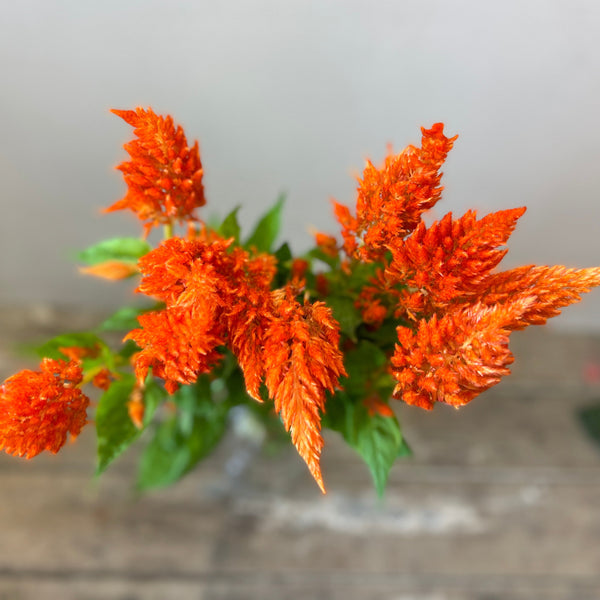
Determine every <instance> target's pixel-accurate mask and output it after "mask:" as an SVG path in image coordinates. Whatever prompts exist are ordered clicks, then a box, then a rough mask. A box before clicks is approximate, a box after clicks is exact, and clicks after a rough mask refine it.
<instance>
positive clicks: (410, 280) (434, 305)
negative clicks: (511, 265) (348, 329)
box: [385, 208, 525, 316]
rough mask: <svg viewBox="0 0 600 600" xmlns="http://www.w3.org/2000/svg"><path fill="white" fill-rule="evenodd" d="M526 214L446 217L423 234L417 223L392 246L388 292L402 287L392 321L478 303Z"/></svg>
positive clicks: (508, 212)
mask: <svg viewBox="0 0 600 600" xmlns="http://www.w3.org/2000/svg"><path fill="white" fill-rule="evenodd" d="M524 212H525V208H514V209H511V210H503V211H499V212H495V213H492V214H489V215H487V216H485V217H483V218H482V219H479V220H477V219H476V214H475V211H468V212H467V213H466V214H465V215H464V216H462V217H461V218H460V219H458V220H453V219H452V213H448V214H447V215H446V216H445V217H444V218H443V219H442V220H441V221H439V222H435V223H434V224H433V225H431V227H429V228H426V227H425V224H424V223H423V222H421V223H420V224H419V225H418V227H417V228H416V229H415V230H414V231H413V232H412V234H411V235H410V236H409V237H407V238H406V239H405V240H397V241H395V242H394V244H392V245H390V250H391V252H392V260H391V263H390V265H389V266H388V267H387V269H386V271H385V279H386V281H385V284H386V285H387V286H388V288H391V287H393V286H394V285H395V284H397V283H401V284H403V285H404V286H408V287H404V289H403V290H402V292H401V293H400V294H399V307H398V310H397V312H396V316H405V315H403V314H402V312H403V309H404V310H405V311H406V313H407V314H408V315H409V316H410V315H411V314H413V313H415V312H420V313H423V312H424V313H425V314H428V315H431V314H432V313H433V312H435V311H440V310H444V309H446V308H448V307H449V305H450V304H451V303H456V302H464V301H468V300H476V299H477V297H478V296H479V295H480V294H481V288H482V284H483V282H485V280H486V278H487V276H488V275H489V274H490V272H491V271H492V270H493V269H494V268H495V267H496V266H497V265H498V263H499V262H500V261H501V260H502V258H503V257H504V255H505V254H506V252H507V251H508V250H507V249H503V250H499V249H498V248H499V247H500V246H503V245H504V244H506V242H507V241H508V238H509V237H510V234H511V233H512V232H513V231H514V228H515V226H516V224H517V220H518V219H519V217H520V216H521V215H522V214H523V213H524Z"/></svg>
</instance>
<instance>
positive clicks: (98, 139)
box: [0, 0, 600, 329]
mask: <svg viewBox="0 0 600 600" xmlns="http://www.w3.org/2000/svg"><path fill="white" fill-rule="evenodd" d="M599 31H600V3H599V2H598V1H597V0H579V1H572V0H571V1H567V0H564V1H559V0H539V1H537V0H503V1H502V2H496V1H493V2H492V1H488V2H486V1H483V0H462V1H448V0H443V1H442V0H440V1H423V0H418V1H413V0H397V1H393V2H385V1H382V0H370V1H368V0H364V1H359V0H352V1H350V0H340V1H324V0H318V1H314V2H311V1H308V0H269V1H267V0H263V1H259V0H249V1H246V2H242V1H235V2H208V1H198V0H193V1H179V2H177V1H171V2H166V1H162V2H159V1H156V0H147V1H140V0H138V1H127V0H102V1H97V2H91V1H89V0H64V1H62V2H59V1H50V0H30V1H28V0H19V2H8V1H5V2H3V6H2V16H1V18H0V61H1V64H0V66H1V71H0V73H1V77H2V86H1V90H2V91H1V93H0V109H1V112H0V114H1V115H2V133H1V135H0V178H1V181H2V192H1V196H0V198H1V199H0V202H1V206H2V218H1V221H0V223H1V225H0V302H3V303H13V304H14V303H22V302H27V301H30V300H32V299H37V300H43V301H51V302H59V303H61V304H79V303H82V302H89V303H91V304H93V305H95V306H104V305H105V306H107V307H109V306H115V305H117V304H119V303H120V302H122V300H123V299H124V298H127V299H129V297H130V296H131V292H130V290H129V286H123V285H116V286H115V285H114V284H109V283H105V282H100V281H96V280H93V279H91V278H83V277H80V276H78V275H77V273H76V269H75V268H74V266H73V264H72V263H71V262H69V260H68V256H69V255H70V253H72V251H73V250H76V249H79V248H82V247H85V246H87V245H89V244H91V243H93V242H95V241H98V240H100V239H102V238H103V237H108V236H113V235H122V234H137V233H138V232H139V227H138V225H137V223H136V222H135V221H134V219H133V218H132V217H131V216H129V215H127V214H120V213H115V214H111V215H106V216H103V217H99V216H98V212H99V210H100V208H101V207H104V206H107V205H109V204H111V203H112V202H114V201H115V200H116V199H118V198H119V197H121V195H122V194H123V191H124V184H123V183H122V181H121V178H120V174H119V173H118V172H116V171H113V170H112V169H113V167H114V166H115V165H116V164H118V163H119V162H120V161H121V160H123V159H124V157H125V155H124V151H123V150H122V148H121V146H122V144H123V143H124V142H125V141H127V139H129V137H130V135H131V134H130V128H129V127H128V126H126V125H125V124H124V123H123V122H121V121H120V119H118V118H117V117H115V116H113V115H111V114H109V112H108V109H109V108H110V107H118V108H129V107H135V106H136V105H143V106H149V105H151V106H152V107H153V108H154V109H155V110H156V111H159V112H169V113H171V114H172V115H173V116H174V117H175V120H176V121H177V122H179V123H181V124H182V125H183V126H184V127H185V130H186V132H187V134H188V138H190V139H195V138H198V139H199V140H200V144H201V151H202V158H203V162H204V166H205V173H206V175H205V183H206V189H207V195H208V199H209V203H210V204H209V208H208V209H207V210H206V211H205V215H210V214H214V213H216V214H220V215H224V214H225V213H226V211H228V210H229V209H231V208H232V207H233V206H235V205H236V204H238V203H244V209H243V212H242V213H241V215H242V219H243V222H244V223H248V224H250V223H252V222H253V221H254V219H255V218H256V216H257V215H258V214H259V213H260V212H261V211H262V210H263V209H264V208H265V207H266V206H267V205H268V204H270V203H271V202H272V201H273V200H274V199H275V197H276V195H277V193H278V192H279V191H281V190H285V191H287V192H288V204H287V209H286V213H285V236H286V237H287V238H289V239H291V241H292V242H293V245H294V247H295V249H298V250H302V249H304V248H306V247H307V245H308V243H309V242H310V239H311V238H310V236H309V235H308V234H307V227H308V226H310V225H314V226H316V227H318V228H321V229H325V230H331V231H332V232H334V231H336V227H335V223H334V220H333V218H332V216H331V207H330V203H329V198H330V197H335V198H337V199H338V200H340V201H343V202H347V203H352V202H353V201H354V190H355V181H354V179H353V177H354V175H355V174H356V173H359V172H360V171H361V170H362V167H363V165H364V159H365V158H366V157H372V158H373V159H375V160H376V161H380V160H381V159H382V158H383V156H384V155H385V147H386V144H387V143H391V144H393V146H394V148H396V149H401V148H402V147H404V145H406V144H407V143H409V142H413V143H418V142H419V139H420V132H419V126H420V125H427V126H429V125H431V124H432V123H433V122H435V121H444V122H445V123H446V126H447V131H448V132H449V133H451V134H453V133H458V134H459V135H460V138H459V140H458V141H457V143H456V146H455V149H454V150H453V152H452V154H451V156H450V158H449V160H448V162H447V165H446V168H445V172H446V175H445V185H446V193H445V197H444V200H443V201H442V203H440V204H439V205H438V207H437V208H436V210H435V215H434V216H437V217H439V216H441V215H443V214H444V213H445V212H447V211H453V212H454V213H455V214H457V215H460V214H462V213H463V212H464V211H465V210H467V209H468V208H469V207H474V208H477V209H478V210H479V211H480V214H484V213H486V212H489V211H493V210H499V209H502V208H508V207H514V206H521V205H523V204H525V205H527V206H528V207H529V210H528V212H527V213H526V214H525V216H524V217H523V218H522V219H521V223H520V224H519V226H518V228H517V231H516V232H515V234H514V235H513V238H512V240H511V243H510V248H511V251H510V253H509V255H508V256H507V258H506V259H505V262H504V263H503V264H504V265H505V266H507V267H510V266H514V265H517V264H522V263H531V262H537V263H540V264H554V263H563V264H568V265H571V266H576V265H577V266H592V265H594V264H600V236H599V235H598V223H599V219H600V202H599V201H598V200H599V197H600V191H599V186H598V172H599V169H598V159H599V158H600V114H599V110H598V108H599V105H600V100H599V99H600V94H599V92H600V75H599V74H600V69H599V67H600V64H599V63H600V46H599V44H598V33H599ZM561 322H562V326H564V327H578V326H580V327H587V328H594V329H600V291H596V292H595V293H594V292H593V293H592V294H591V295H589V296H588V297H586V298H585V300H584V302H583V303H582V304H580V305H578V306H576V307H572V308H570V309H568V310H567V311H565V315H563V317H562V318H561Z"/></svg>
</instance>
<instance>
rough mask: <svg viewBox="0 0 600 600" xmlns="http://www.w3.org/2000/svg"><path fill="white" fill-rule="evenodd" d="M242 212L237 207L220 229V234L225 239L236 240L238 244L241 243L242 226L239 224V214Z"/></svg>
mask: <svg viewBox="0 0 600 600" xmlns="http://www.w3.org/2000/svg"><path fill="white" fill-rule="evenodd" d="M239 210H240V207H239V206H236V207H235V208H234V209H233V210H232V211H231V212H230V213H229V214H228V215H227V216H226V217H225V219H224V221H223V222H222V223H221V226H220V227H219V233H220V234H221V235H222V236H223V237H224V238H235V241H236V243H238V242H239V241H240V224H239V223H238V219H237V214H238V211H239Z"/></svg>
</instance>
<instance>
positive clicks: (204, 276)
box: [136, 237, 240, 306]
mask: <svg viewBox="0 0 600 600" xmlns="http://www.w3.org/2000/svg"><path fill="white" fill-rule="evenodd" d="M230 245H231V241H230V240H223V239H220V240H216V241H214V242H211V243H206V242H202V241H198V240H187V239H183V238H179V237H173V238H170V239H168V240H165V241H164V242H162V244H160V245H159V246H158V247H157V248H155V249H154V250H152V251H150V252H148V254H146V255H145V256H142V258H140V260H139V262H138V266H139V268H140V271H141V273H142V276H143V277H142V281H141V282H140V285H139V286H138V288H137V290H136V291H138V292H140V293H142V294H146V295H147V296H152V297H154V298H156V299H157V300H162V301H163V302H165V303H166V304H167V306H172V305H175V304H178V305H182V304H189V303H193V302H194V301H195V295H194V293H193V292H192V293H190V287H192V288H194V289H197V288H199V287H200V288H202V290H201V291H202V293H204V294H206V293H208V294H211V293H214V292H216V291H217V288H220V287H223V286H225V287H227V286H228V284H227V277H228V274H229V272H230V271H231V270H232V268H233V265H234V259H233V258H232V256H231V255H229V254H228V253H227V249H228V248H229V246H230ZM239 268H240V267H238V270H239Z"/></svg>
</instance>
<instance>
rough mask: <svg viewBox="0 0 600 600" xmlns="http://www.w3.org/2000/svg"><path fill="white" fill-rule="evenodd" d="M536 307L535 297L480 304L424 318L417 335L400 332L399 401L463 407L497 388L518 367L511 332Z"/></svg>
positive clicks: (395, 359) (396, 362) (395, 364)
mask: <svg viewBox="0 0 600 600" xmlns="http://www.w3.org/2000/svg"><path fill="white" fill-rule="evenodd" d="M533 303H534V300H533V299H532V298H522V299H519V300H517V301H515V302H511V303H509V304H506V305H502V304H500V305H496V306H492V307H488V306H484V305H482V304H480V303H477V304H473V305H471V306H467V307H465V308H464V309H462V310H459V311H457V312H453V313H449V314H447V315H445V316H444V317H441V318H439V319H438V317H437V315H434V316H433V317H432V318H431V319H430V320H429V321H427V320H425V319H422V320H421V321H420V322H419V327H418V330H417V332H414V331H413V330H412V329H409V328H408V327H402V326H400V327H398V341H399V343H398V344H397V345H396V351H395V353H394V355H393V356H392V359H391V365H392V374H393V376H394V378H395V379H396V381H397V382H398V384H397V385H396V387H395V389H394V397H395V398H401V399H402V400H404V401H405V402H406V403H407V404H413V405H415V406H420V407H421V408H425V409H427V410H431V409H432V408H433V405H434V402H436V401H437V402H445V403H446V404H451V405H453V406H455V407H458V406H462V405H463V404H467V403H468V402H470V401H471V400H472V399H473V398H474V397H475V396H477V395H478V394H480V393H481V392H483V391H485V390H487V389H488V388H490V387H492V386H493V385H495V384H497V383H498V382H499V381H500V379H501V377H502V376H503V375H508V374H509V373H510V370H509V369H508V365H510V364H511V363H512V362H513V355H512V353H511V352H510V351H509V349H508V337H509V334H510V331H511V329H513V328H514V325H515V323H517V322H518V320H519V319H520V318H521V316H522V315H523V313H524V312H525V311H527V310H528V309H529V307H530V306H531V305H532V304H533Z"/></svg>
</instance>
